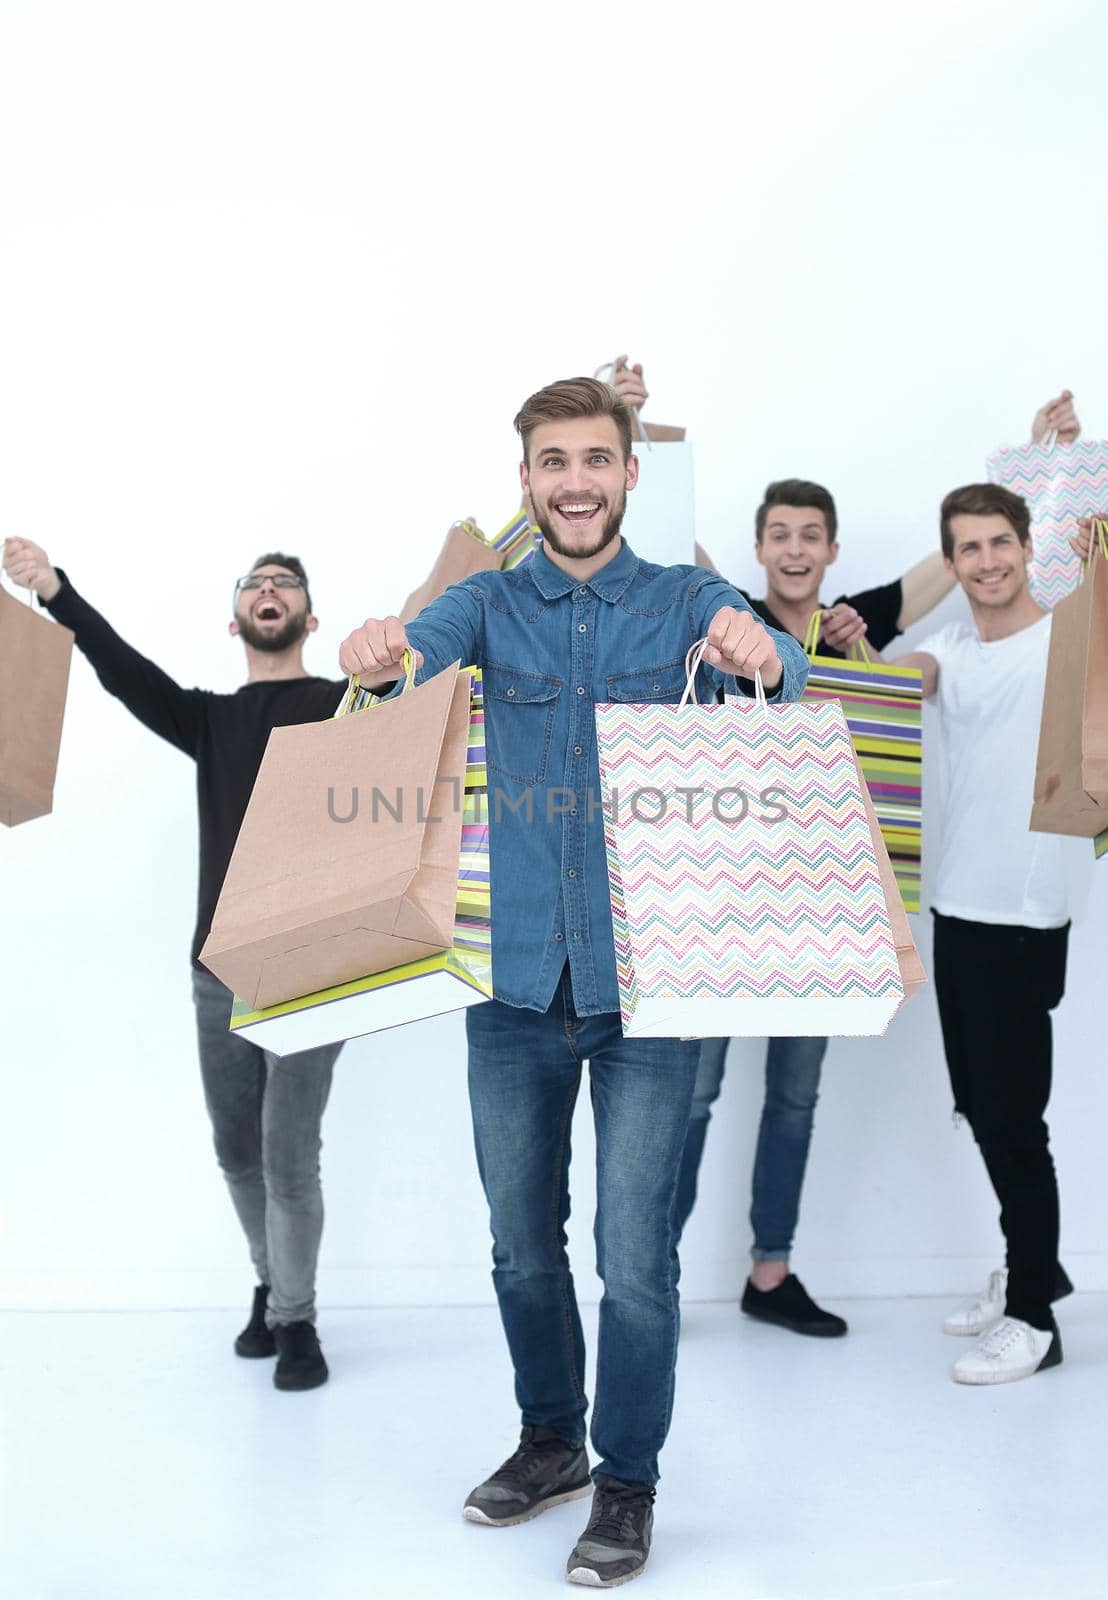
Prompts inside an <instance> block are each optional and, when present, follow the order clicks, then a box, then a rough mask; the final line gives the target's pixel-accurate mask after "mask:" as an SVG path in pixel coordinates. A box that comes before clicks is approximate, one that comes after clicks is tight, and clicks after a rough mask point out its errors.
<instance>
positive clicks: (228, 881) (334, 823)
mask: <svg viewBox="0 0 1108 1600" xmlns="http://www.w3.org/2000/svg"><path fill="white" fill-rule="evenodd" d="M468 735H469V679H468V678H467V677H466V676H464V675H463V674H461V673H459V671H458V666H457V664H455V666H453V667H450V668H448V669H447V670H446V671H444V672H440V673H437V674H436V675H435V677H433V678H431V679H429V680H428V681H427V682H426V683H423V684H420V685H419V686H418V687H415V688H413V687H411V678H409V680H408V687H407V688H406V689H405V691H404V692H403V693H402V694H400V695H398V696H397V697H396V698H395V699H393V700H387V701H382V702H381V703H380V704H379V705H377V706H376V707H375V708H374V711H373V715H372V716H371V717H370V716H360V717H337V718H335V719H333V720H329V721H327V722H310V723H306V724H303V725H301V726H299V727H292V728H274V730H273V732H272V733H271V734H270V736H269V743H268V744H267V746H266V752H265V756H264V758H263V760H262V765H261V769H260V771H259V773H258V777H257V781H256V782H255V785H254V791H253V793H252V795H251V797H250V804H249V806H248V807H247V810H246V815H245V817H244V818H243V823H242V827H241V829H240V830H239V836H238V841H237V843H236V845H235V849H234V854H233V855H232V857H231V862H230V865H229V866H228V868H227V876H226V878H225V879H224V883H223V888H222V890H221V892H220V896H219V902H218V904H217V906H216V909H215V915H214V917H213V918H212V927H211V932H210V933H209V935H208V938H207V941H206V943H205V945H204V948H203V950H202V951H201V952H200V959H201V960H202V961H203V963H204V965H205V966H206V967H208V968H209V969H210V970H211V971H212V972H214V973H215V975H216V977H217V978H219V979H220V980H221V981H222V982H223V983H225V984H226V985H227V987H228V988H229V989H232V990H233V991H234V993H235V994H237V995H238V996H239V997H240V998H241V999H243V1000H245V1001H246V1002H247V1004H248V1005H249V1006H250V1007H251V1008H252V1009H254V1010H261V1009H263V1008H264V1007H266V1006H272V1005H278V1004H280V1003H281V1001H283V1000H293V999H296V998H298V997H299V996H300V995H304V994H313V993H315V992H316V991H317V990H319V989H327V988H331V987H333V986H334V985H336V984H340V983H348V982H350V981H351V980H352V979H355V978H363V977H367V976H369V975H371V974H373V973H377V972H384V971H386V970H387V969H388V968H390V967H396V966H400V965H402V964H403V963H405V962H409V961H419V960H422V959H423V958H424V957H425V956H430V955H435V954H437V953H438V952H440V951H442V950H446V949H448V948H449V947H450V944H451V942H452V940H453V938H454V917H455V910H456V903H457V878H458V856H459V851H460V846H461V833H462V809H461V796H462V788H463V786H464V781H465V770H466V748H467V740H468Z"/></svg>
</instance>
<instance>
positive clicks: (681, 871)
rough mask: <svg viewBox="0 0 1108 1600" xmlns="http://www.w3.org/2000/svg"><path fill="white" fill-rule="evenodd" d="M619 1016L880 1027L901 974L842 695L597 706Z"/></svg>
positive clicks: (658, 1027) (651, 1025) (746, 1030)
mask: <svg viewBox="0 0 1108 1600" xmlns="http://www.w3.org/2000/svg"><path fill="white" fill-rule="evenodd" d="M596 735H597V750H598V754H599V759H600V779H601V793H602V800H603V807H604V842H605V847H606V851H607V858H608V877H609V883H610V887H611V896H612V922H613V928H614V933H615V947H616V974H617V979H618V983H619V994H620V1010H621V1014H622V1019H623V1031H624V1034H625V1035H627V1036H639V1037H646V1038H674V1037H701V1038H713V1037H714V1038H725V1037H729V1036H744V1037H752V1036H753V1037H759V1036H762V1037H764V1036H767V1035H771V1036H772V1035H810V1036H819V1035H827V1034H879V1033H884V1031H885V1029H886V1027H887V1026H888V1023H889V1021H890V1019H891V1018H892V1016H893V1014H894V1012H895V1011H896V1010H897V1007H898V1006H899V1005H900V1004H901V1002H902V1000H903V999H904V986H903V983H902V980H901V974H900V969H899V965H898V961H897V954H896V949H895V944H894V939H893V933H892V927H891V922H890V918H889V913H888V907H887V904H886V900H885V892H884V889H883V887H882V883H881V878H880V874H879V871H878V866H877V858H876V854H875V849H874V841H873V836H872V834H871V832H870V826H869V821H868V819H867V816H866V810H865V806H864V803H863V800H862V788H861V783H860V781H859V777H858V769H857V766H856V765H855V760H854V756H853V754H852V751H851V747H850V738H849V735H848V734H847V730H846V722H845V720H844V718H843V713H842V710H841V708H840V707H839V706H838V705H836V704H835V702H834V701H833V700H829V701H828V702H827V703H826V704H823V705H811V704H809V705H805V704H803V703H798V704H794V705H767V704H766V702H765V699H764V697H763V698H762V699H761V700H748V701H742V702H731V701H729V702H728V703H726V704H724V705H705V706H698V705H695V704H693V705H685V704H683V703H682V704H681V705H658V704H649V705H630V704H623V703H612V704H608V705H598V706H597V707H596Z"/></svg>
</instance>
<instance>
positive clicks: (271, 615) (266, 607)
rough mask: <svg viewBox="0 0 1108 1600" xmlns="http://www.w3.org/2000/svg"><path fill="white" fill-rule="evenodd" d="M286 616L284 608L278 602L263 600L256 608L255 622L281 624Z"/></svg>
mask: <svg viewBox="0 0 1108 1600" xmlns="http://www.w3.org/2000/svg"><path fill="white" fill-rule="evenodd" d="M284 614H285V613H284V608H283V607H282V606H280V605H278V604H277V602H276V600H261V601H259V603H258V604H257V605H256V606H255V607H254V620H255V622H280V621H281V618H282V617H283V616H284Z"/></svg>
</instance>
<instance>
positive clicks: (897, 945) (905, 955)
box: [854, 755, 927, 1009]
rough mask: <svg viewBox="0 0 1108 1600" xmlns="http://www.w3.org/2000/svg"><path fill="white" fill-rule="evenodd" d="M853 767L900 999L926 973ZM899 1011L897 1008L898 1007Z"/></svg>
mask: <svg viewBox="0 0 1108 1600" xmlns="http://www.w3.org/2000/svg"><path fill="white" fill-rule="evenodd" d="M854 765H855V766H856V767H858V782H859V786H860V788H861V791H862V804H863V805H864V806H865V808H866V820H867V822H868V823H869V831H870V833H871V834H872V835H873V853H874V855H875V856H876V857H877V871H878V873H879V874H880V877H881V888H882V890H883V891H884V895H885V906H886V908H887V910H888V913H889V922H890V924H891V926H892V932H893V947H894V949H895V950H896V960H897V965H898V966H899V968H900V981H901V983H903V985H904V1000H902V1001H901V1002H900V1004H901V1006H903V1004H904V1001H905V1000H910V999H911V998H912V996H913V995H914V994H916V993H918V991H919V990H920V989H922V988H923V986H924V984H925V983H926V982H927V974H926V972H925V971H924V970H923V962H922V961H921V960H920V958H919V951H918V950H917V949H916V941H915V940H914V939H913V938H912V928H911V924H910V923H909V921H908V913H907V912H906V911H905V909H904V901H903V900H902V898H901V894H900V888H899V886H898V884H897V881H896V873H895V872H894V871H893V864H892V862H891V861H890V860H889V852H888V849H887V847H886V845H885V840H884V838H883V837H882V834H881V824H880V823H879V822H878V820H877V813H876V812H875V811H874V809H873V801H872V800H871V799H870V793H869V788H868V786H867V784H866V780H865V778H864V776H863V775H862V769H861V767H860V766H859V765H858V757H857V755H855V757H854ZM898 1009H899V1008H898Z"/></svg>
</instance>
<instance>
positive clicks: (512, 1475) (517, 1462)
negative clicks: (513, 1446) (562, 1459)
mask: <svg viewBox="0 0 1108 1600" xmlns="http://www.w3.org/2000/svg"><path fill="white" fill-rule="evenodd" d="M564 1449H565V1445H564V1444H563V1443H562V1441H561V1440H560V1439H530V1440H528V1441H527V1442H526V1443H525V1444H521V1445H520V1447H519V1449H518V1450H515V1451H513V1452H512V1454H511V1455H510V1456H509V1457H508V1459H507V1461H505V1462H504V1464H503V1466H500V1467H497V1469H496V1471H495V1472H494V1473H493V1475H492V1477H491V1478H490V1479H489V1482H490V1483H502V1484H504V1485H505V1487H507V1488H510V1489H515V1488H518V1487H519V1486H520V1484H522V1483H525V1482H526V1481H527V1479H528V1478H529V1477H531V1476H532V1474H533V1473H534V1472H535V1471H536V1470H537V1468H538V1466H539V1464H540V1463H541V1462H542V1461H543V1459H544V1457H546V1456H550V1455H555V1454H556V1453H557V1452H558V1451H559V1450H564Z"/></svg>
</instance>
